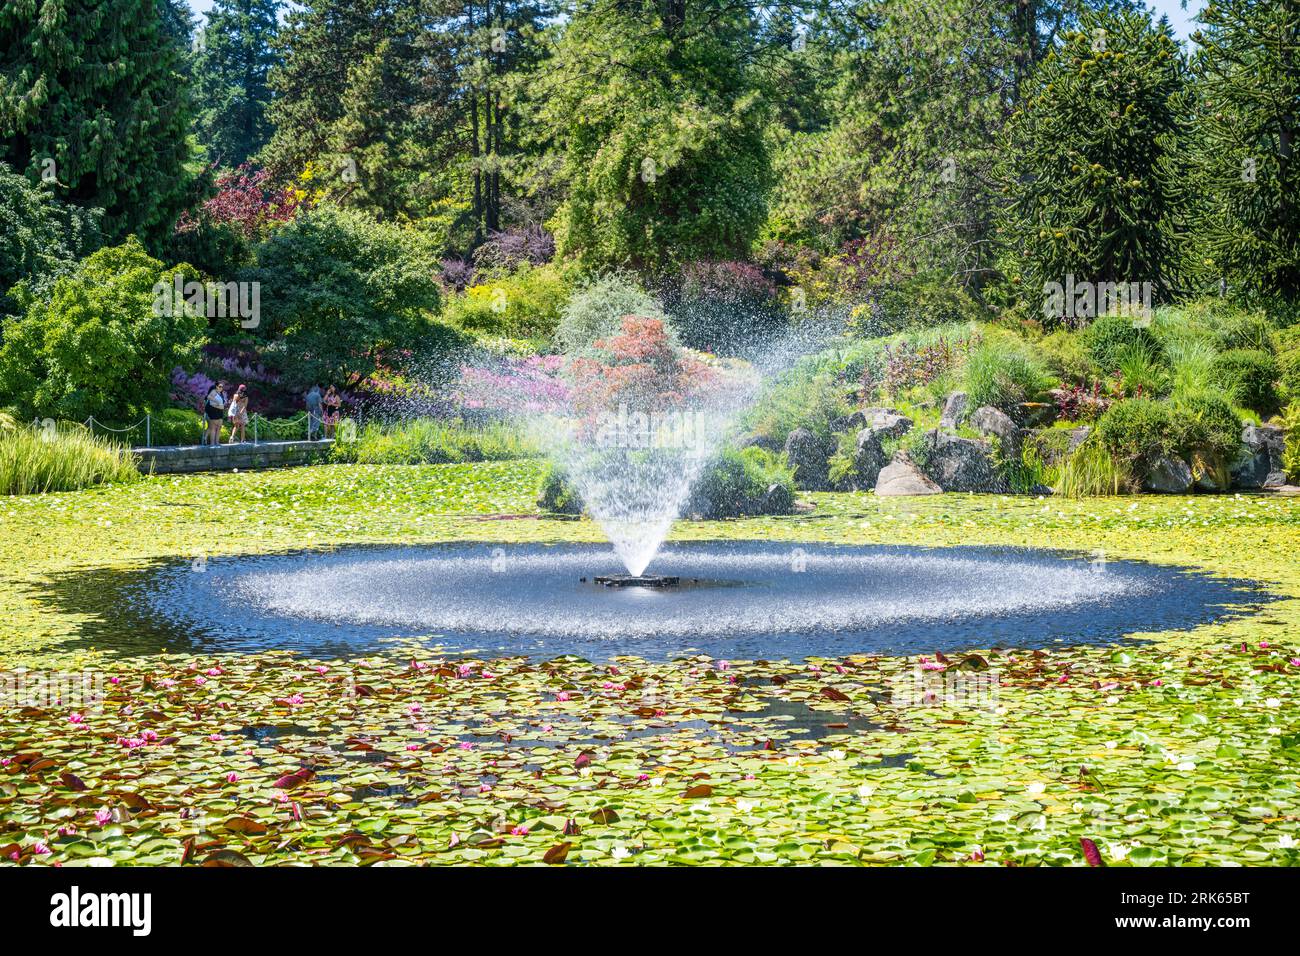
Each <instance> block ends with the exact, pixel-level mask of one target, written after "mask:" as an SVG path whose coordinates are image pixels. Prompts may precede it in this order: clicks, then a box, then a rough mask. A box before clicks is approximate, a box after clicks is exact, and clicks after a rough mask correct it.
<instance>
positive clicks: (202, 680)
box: [194, 677, 208, 687]
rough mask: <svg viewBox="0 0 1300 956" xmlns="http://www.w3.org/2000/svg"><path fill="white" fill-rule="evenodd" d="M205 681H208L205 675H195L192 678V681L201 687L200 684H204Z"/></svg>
mask: <svg viewBox="0 0 1300 956" xmlns="http://www.w3.org/2000/svg"><path fill="white" fill-rule="evenodd" d="M207 682H208V679H207V678H206V677H196V678H194V683H195V684H196V685H198V686H199V687H202V686H203V685H204V684H206V683H207Z"/></svg>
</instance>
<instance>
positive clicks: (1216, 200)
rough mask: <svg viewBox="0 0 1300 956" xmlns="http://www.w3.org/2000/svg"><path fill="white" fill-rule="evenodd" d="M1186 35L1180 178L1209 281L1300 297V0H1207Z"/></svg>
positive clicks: (1200, 265) (1197, 254) (1200, 267)
mask: <svg viewBox="0 0 1300 956" xmlns="http://www.w3.org/2000/svg"><path fill="white" fill-rule="evenodd" d="M1198 19H1199V20H1200V22H1201V24H1202V28H1201V29H1200V30H1198V31H1196V33H1195V35H1194V36H1193V41H1194V42H1195V43H1196V44H1197V46H1198V48H1199V49H1198V52H1197V54H1196V56H1195V58H1194V59H1193V68H1194V71H1195V77H1196V88H1197V93H1198V97H1197V103H1196V113H1195V124H1194V139H1193V144H1194V151H1193V156H1192V163H1191V170H1190V175H1189V180H1188V185H1189V192H1190V193H1192V194H1193V196H1194V198H1195V199H1196V200H1197V204H1196V206H1195V207H1194V208H1195V210H1196V215H1195V219H1194V227H1195V236H1196V242H1195V247H1194V256H1193V258H1194V261H1193V266H1194V268H1195V269H1196V271H1197V273H1198V274H1199V275H1200V277H1201V280H1202V282H1203V284H1204V285H1205V286H1206V287H1207V288H1212V287H1216V286H1217V285H1218V284H1219V281H1220V280H1223V281H1224V282H1225V284H1226V285H1227V287H1228V288H1229V290H1230V291H1232V292H1235V293H1244V294H1245V295H1247V296H1255V297H1261V298H1263V299H1265V300H1267V299H1270V298H1273V297H1279V296H1280V297H1282V298H1284V299H1286V300H1289V301H1290V302H1292V303H1295V302H1296V301H1297V300H1300V200H1298V199H1297V197H1298V196H1300V156H1297V155H1296V153H1297V151H1300V110H1298V109H1297V107H1296V104H1297V103H1300V3H1297V2H1295V0H1271V2H1260V0H1212V2H1210V3H1208V4H1207V5H1206V6H1205V8H1204V9H1203V10H1202V11H1201V13H1200V15H1199V17H1198Z"/></svg>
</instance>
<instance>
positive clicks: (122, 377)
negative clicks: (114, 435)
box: [0, 237, 206, 421]
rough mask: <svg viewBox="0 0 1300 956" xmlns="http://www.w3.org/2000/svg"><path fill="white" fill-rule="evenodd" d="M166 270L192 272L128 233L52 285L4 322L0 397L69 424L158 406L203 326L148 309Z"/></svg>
mask: <svg viewBox="0 0 1300 956" xmlns="http://www.w3.org/2000/svg"><path fill="white" fill-rule="evenodd" d="M175 274H180V275H182V276H188V277H190V278H193V277H194V272H193V270H192V269H191V268H190V267H189V266H185V265H180V266H176V267H174V268H172V269H164V267H163V264H162V263H161V262H159V261H158V260H156V259H153V258H151V257H150V256H149V255H148V254H147V253H146V252H145V250H144V247H143V246H141V245H140V243H139V241H138V240H136V239H135V238H134V237H131V238H128V239H127V241H126V242H125V243H123V244H122V245H120V246H111V247H107V248H104V249H100V250H99V251H98V252H96V253H95V254H94V255H92V256H90V258H88V259H86V260H85V261H84V262H83V263H81V265H80V266H79V267H78V268H77V270H76V271H75V272H74V273H73V274H71V275H69V276H65V277H62V278H60V279H58V280H57V281H55V283H54V285H53V287H52V289H51V293H50V297H49V299H48V300H37V301H31V302H29V303H28V305H27V308H26V311H25V313H24V314H23V315H21V316H18V317H16V318H13V319H9V320H7V321H6V322H5V323H4V342H3V345H0V403H4V404H7V403H13V404H15V405H17V406H18V407H19V408H20V409H21V410H22V411H23V413H24V414H25V415H32V414H35V415H40V416H50V417H52V418H68V419H72V420H76V421H80V420H82V419H85V418H87V417H88V416H91V415H93V416H95V417H97V418H100V419H102V420H106V421H123V420H134V419H136V418H139V417H142V416H143V415H144V413H145V412H147V411H151V410H153V409H158V408H162V407H163V406H165V405H166V404H167V401H168V394H169V391H170V387H171V371H172V369H174V368H175V367H176V366H178V365H184V364H186V363H187V362H189V361H190V359H191V358H192V357H193V355H194V350H195V349H196V347H197V346H198V344H199V341H200V336H201V335H202V333H203V330H204V327H205V325H206V320H205V319H204V318H202V317H201V316H196V315H194V314H192V313H191V310H189V309H185V308H177V309H158V308H155V305H156V293H155V290H154V287H155V286H156V285H157V284H158V283H160V282H161V283H163V284H164V285H166V286H170V285H171V284H172V281H173V275H175ZM169 311H170V312H172V313H173V314H172V315H167V314H166V312H169Z"/></svg>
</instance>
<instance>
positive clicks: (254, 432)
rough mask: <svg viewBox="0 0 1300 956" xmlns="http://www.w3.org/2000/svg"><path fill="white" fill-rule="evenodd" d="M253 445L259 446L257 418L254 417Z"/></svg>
mask: <svg viewBox="0 0 1300 956" xmlns="http://www.w3.org/2000/svg"><path fill="white" fill-rule="evenodd" d="M253 444H254V445H256V444H257V416H256V415H254V416H253Z"/></svg>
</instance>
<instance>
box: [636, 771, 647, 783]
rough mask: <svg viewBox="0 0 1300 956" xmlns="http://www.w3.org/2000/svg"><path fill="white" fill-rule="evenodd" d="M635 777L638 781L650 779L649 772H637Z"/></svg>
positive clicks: (643, 781)
mask: <svg viewBox="0 0 1300 956" xmlns="http://www.w3.org/2000/svg"><path fill="white" fill-rule="evenodd" d="M636 779H637V782H639V783H645V782H646V781H647V780H649V779H650V774H648V773H639V774H637V775H636Z"/></svg>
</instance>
